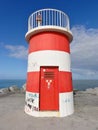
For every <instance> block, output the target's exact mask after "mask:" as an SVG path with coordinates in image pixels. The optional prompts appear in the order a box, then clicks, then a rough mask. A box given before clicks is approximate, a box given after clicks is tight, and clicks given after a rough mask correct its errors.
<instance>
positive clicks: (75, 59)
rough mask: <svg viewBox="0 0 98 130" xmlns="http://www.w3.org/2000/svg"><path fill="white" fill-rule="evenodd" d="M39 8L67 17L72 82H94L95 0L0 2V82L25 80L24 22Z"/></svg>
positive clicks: (97, 57) (97, 45)
mask: <svg viewBox="0 0 98 130" xmlns="http://www.w3.org/2000/svg"><path fill="white" fill-rule="evenodd" d="M42 8H56V9H59V10H62V11H64V12H65V13H66V14H67V15H68V16H69V18H70V26H71V31H72V32H73V36H74V40H73V42H72V44H71V59H72V72H73V79H98V54H97V53H98V0H23V1H22V0H0V79H20V78H21V79H26V74H27V48H28V44H27V42H26V40H25V33H26V32H27V21H28V17H29V15H31V14H32V13H33V12H34V11H36V10H39V9H42Z"/></svg>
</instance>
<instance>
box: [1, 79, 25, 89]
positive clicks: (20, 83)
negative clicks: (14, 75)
mask: <svg viewBox="0 0 98 130" xmlns="http://www.w3.org/2000/svg"><path fill="white" fill-rule="evenodd" d="M25 82H26V80H25V79H12V80H11V79H0V88H7V87H10V86H13V85H15V86H17V87H22V86H23V84H25Z"/></svg>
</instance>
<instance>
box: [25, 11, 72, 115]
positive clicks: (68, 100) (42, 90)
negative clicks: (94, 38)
mask: <svg viewBox="0 0 98 130" xmlns="http://www.w3.org/2000/svg"><path fill="white" fill-rule="evenodd" d="M25 37H26V40H27V41H28V43H29V54H28V71H27V87H26V105H25V112H26V113H27V114H29V115H32V116H37V117H45V116H47V117H49V116H56V117H64V116H68V115H70V114H72V113H73V112H74V107H73V87H72V73H71V66H70V64H71V63H70V42H71V41H72V39H73V36H72V33H71V31H70V27H69V18H68V16H67V15H66V14H65V13H64V12H62V11H60V10H56V9H42V10H38V11H36V12H34V13H33V14H32V15H31V16H30V17H29V19H28V32H27V33H26V36H25Z"/></svg>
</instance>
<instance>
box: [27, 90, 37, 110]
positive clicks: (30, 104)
mask: <svg viewBox="0 0 98 130" xmlns="http://www.w3.org/2000/svg"><path fill="white" fill-rule="evenodd" d="M38 100H39V94H38V93H30V92H27V93H26V111H28V112H33V111H39V105H38V104H39V102H38Z"/></svg>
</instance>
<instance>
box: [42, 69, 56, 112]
mask: <svg viewBox="0 0 98 130" xmlns="http://www.w3.org/2000/svg"><path fill="white" fill-rule="evenodd" d="M40 73H41V75H40V78H41V82H40V110H41V111H44V110H47V111H51V110H59V93H58V67H41V70H40Z"/></svg>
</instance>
